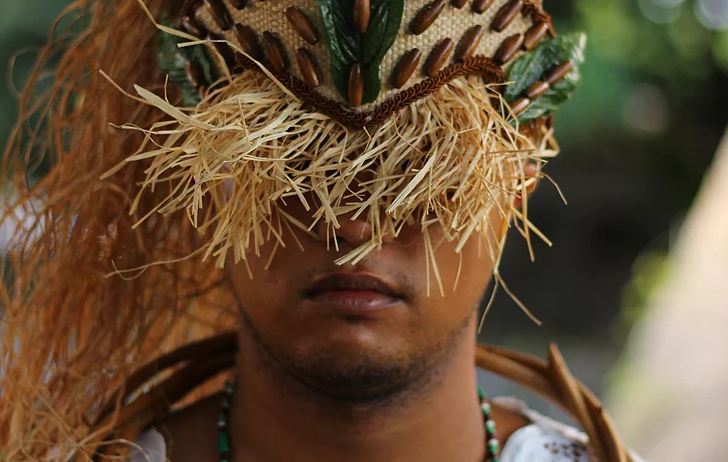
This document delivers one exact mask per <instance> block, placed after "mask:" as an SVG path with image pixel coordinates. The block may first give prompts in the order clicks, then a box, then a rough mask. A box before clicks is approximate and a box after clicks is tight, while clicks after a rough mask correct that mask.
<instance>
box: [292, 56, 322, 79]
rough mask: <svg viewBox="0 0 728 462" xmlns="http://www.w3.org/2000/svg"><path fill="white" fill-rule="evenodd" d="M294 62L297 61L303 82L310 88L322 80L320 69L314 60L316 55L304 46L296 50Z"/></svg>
mask: <svg viewBox="0 0 728 462" xmlns="http://www.w3.org/2000/svg"><path fill="white" fill-rule="evenodd" d="M296 62H297V63H298V69H299V70H300V71H301V76H302V77H303V80H304V82H306V83H307V84H308V85H309V86H310V87H312V88H316V87H318V86H319V85H321V81H322V80H323V78H322V75H321V69H320V68H319V65H318V62H317V61H316V57H315V56H314V55H313V54H312V53H311V52H310V51H308V50H307V49H305V48H299V49H298V50H297V51H296Z"/></svg>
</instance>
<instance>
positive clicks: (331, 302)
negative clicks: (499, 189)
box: [227, 200, 504, 400]
mask: <svg viewBox="0 0 728 462" xmlns="http://www.w3.org/2000/svg"><path fill="white" fill-rule="evenodd" d="M284 209H285V211H286V212H287V213H289V214H291V215H293V216H294V217H296V218H297V219H298V220H300V221H301V222H303V223H311V222H312V219H311V215H310V212H306V211H304V209H303V207H302V206H301V205H300V203H299V201H298V200H293V201H292V200H288V204H287V205H285V206H284ZM349 218H350V217H348V216H347V217H341V218H340V220H339V221H340V224H341V228H340V229H339V230H337V238H338V244H339V251H336V250H335V249H334V246H333V243H330V249H327V242H326V239H327V236H326V232H325V225H323V226H321V227H320V228H319V229H318V232H317V233H315V234H316V236H311V235H307V234H306V233H304V232H302V231H299V230H296V231H289V232H288V233H289V234H287V235H284V236H283V238H284V241H285V242H286V247H285V248H282V247H279V248H278V249H277V250H276V253H275V256H274V258H273V259H272V260H270V259H269V256H270V252H271V250H272V248H273V245H274V244H273V242H270V243H269V244H268V245H266V247H264V248H262V251H261V255H260V256H259V257H256V256H255V255H253V254H252V253H251V254H250V255H249V256H248V261H249V266H250V269H251V271H252V274H253V278H252V279H251V278H250V276H249V275H248V271H247V269H246V268H245V264H244V263H242V262H241V263H240V264H237V265H234V264H232V263H228V270H227V274H228V277H229V280H230V283H231V285H232V287H233V290H234V292H235V295H236V297H237V299H238V300H239V302H240V305H241V310H242V314H243V317H244V319H245V321H246V325H247V329H245V330H244V332H248V333H249V334H251V335H252V338H253V340H254V341H255V342H256V343H257V344H258V345H259V346H261V347H263V350H262V351H265V353H266V356H267V357H268V359H270V360H272V361H273V362H275V363H276V366H277V367H279V368H280V369H281V370H284V371H286V372H287V373H290V374H292V375H294V376H295V377H296V378H297V379H298V380H300V381H301V382H303V383H304V384H306V385H308V386H309V387H311V388H314V389H316V390H317V391H320V392H321V393H324V394H326V395H330V396H333V397H338V398H341V399H349V400H367V399H375V398H378V397H381V396H386V395H387V394H392V393H393V392H396V391H398V390H400V389H403V388H405V387H406V386H407V384H409V383H412V382H413V381H416V380H417V379H419V378H422V377H423V376H425V375H426V373H427V371H429V370H431V369H432V368H433V367H436V366H437V364H438V362H442V361H441V360H442V359H444V358H446V357H447V356H448V353H449V352H450V351H451V350H453V346H454V345H455V344H456V343H457V341H458V340H459V339H461V338H462V336H463V335H468V336H472V335H473V334H474V333H473V329H472V325H473V323H472V322H471V321H472V320H473V314H474V312H475V309H476V307H477V305H478V302H479V300H480V298H481V295H482V294H483V292H484V290H485V288H486V286H487V284H488V281H489V278H490V275H491V273H492V269H493V261H492V259H491V258H490V256H489V252H488V250H487V244H486V243H485V241H484V240H483V237H482V236H480V235H478V236H476V235H474V236H473V237H472V238H471V239H470V240H469V242H468V244H467V245H466V246H465V247H464V248H463V250H462V252H461V253H460V254H459V255H458V254H456V253H455V251H454V249H455V245H456V243H455V242H447V241H444V243H443V244H441V245H440V246H439V248H438V249H437V250H436V251H435V255H436V261H437V265H438V271H439V274H440V277H441V280H442V287H443V290H444V295H442V294H441V293H440V290H439V288H438V284H437V282H436V281H437V280H436V277H435V274H434V270H433V267H432V264H430V265H429V273H430V275H429V285H430V296H429V297H428V295H427V286H428V274H427V273H428V263H427V255H426V247H425V240H424V239H423V234H422V231H421V228H420V226H419V224H413V225H411V226H405V227H404V228H403V229H402V232H401V233H400V235H399V236H398V237H397V238H396V239H391V238H386V237H385V243H384V244H383V246H382V248H381V250H374V251H372V252H371V253H369V254H368V255H367V256H366V257H365V258H364V259H363V260H361V261H360V262H359V263H358V264H356V265H351V264H347V265H344V266H339V265H336V264H335V263H334V261H335V260H336V259H337V258H339V257H341V256H343V255H344V254H346V253H347V252H348V251H350V250H352V249H353V248H355V247H357V246H358V245H360V244H362V243H365V242H367V241H368V240H369V233H370V228H369V226H368V224H367V223H366V222H365V221H360V220H356V221H352V220H350V219H349ZM491 220H492V221H491V223H490V228H491V229H493V230H501V229H502V227H503V224H504V219H503V218H501V217H500V216H499V214H498V213H497V212H493V213H492V214H491ZM430 229H431V230H430V236H431V242H433V243H437V242H440V240H441V239H440V238H441V232H440V230H439V229H438V228H437V227H435V226H433V227H431V228H430ZM314 231H317V230H316V229H314ZM291 232H295V233H296V239H298V241H300V243H301V244H302V245H303V247H304V249H305V250H303V251H302V250H301V249H300V248H299V246H298V244H297V243H296V240H295V239H294V238H293V237H292V236H291V235H290V233H291ZM498 234H500V232H498ZM497 239H498V237H495V236H490V240H491V246H492V247H494V248H495V247H496V246H495V245H493V242H495V241H496V240H497ZM479 241H480V242H479ZM269 260H270V265H269V267H268V269H266V268H265V266H266V264H268V261H269ZM231 261H232V258H231V259H230V260H229V262H231ZM456 279H457V286H456V287H455V283H456ZM468 326H469V327H471V328H466V327H468Z"/></svg>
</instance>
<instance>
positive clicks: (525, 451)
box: [128, 398, 643, 462]
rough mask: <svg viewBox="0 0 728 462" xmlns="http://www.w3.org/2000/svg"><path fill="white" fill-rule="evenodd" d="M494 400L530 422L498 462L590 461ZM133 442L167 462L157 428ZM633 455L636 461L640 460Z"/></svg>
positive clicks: (540, 422) (547, 427) (140, 460)
mask: <svg viewBox="0 0 728 462" xmlns="http://www.w3.org/2000/svg"><path fill="white" fill-rule="evenodd" d="M494 402H496V403H497V404H498V405H500V406H502V407H505V408H507V409H510V410H512V411H514V412H517V413H520V414H522V415H523V416H525V417H526V418H528V419H529V420H530V421H531V424H530V425H526V426H525V427H523V428H521V429H519V430H517V431H516V432H515V433H513V435H511V437H510V438H508V441H507V442H506V444H505V445H504V446H503V449H502V450H501V454H500V458H499V460H500V462H592V460H593V459H591V458H590V456H589V454H588V451H587V448H586V443H587V437H586V435H585V434H584V433H582V432H580V431H578V430H577V429H575V428H573V427H569V426H567V425H564V424H561V423H559V422H556V421H555V420H552V419H549V418H548V417H545V416H543V415H541V414H539V413H537V412H535V411H533V410H531V409H529V408H528V407H526V405H525V404H524V403H522V402H521V401H519V400H516V399H514V398H496V399H494ZM135 443H136V445H137V446H138V448H136V449H134V450H133V452H132V455H131V458H130V459H129V461H128V462H166V456H165V454H166V445H165V442H164V437H162V434H161V433H159V432H158V431H157V430H156V429H154V428H152V429H149V430H147V431H146V432H144V433H143V434H142V435H141V436H140V437H139V438H137V440H136V441H135ZM633 457H634V460H635V462H643V461H642V459H640V458H639V457H637V456H633Z"/></svg>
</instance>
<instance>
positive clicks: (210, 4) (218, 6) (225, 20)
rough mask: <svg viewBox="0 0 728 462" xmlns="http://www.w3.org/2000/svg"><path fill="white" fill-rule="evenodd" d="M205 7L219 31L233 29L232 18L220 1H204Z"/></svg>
mask: <svg viewBox="0 0 728 462" xmlns="http://www.w3.org/2000/svg"><path fill="white" fill-rule="evenodd" d="M205 5H206V6H207V9H208V10H210V16H212V19H214V20H215V23H216V24H217V25H218V27H219V28H220V29H222V30H229V29H230V28H231V27H233V18H232V17H231V16H230V12H229V11H228V9H227V7H226V6H225V4H224V3H223V2H222V0H205Z"/></svg>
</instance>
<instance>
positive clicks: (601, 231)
mask: <svg viewBox="0 0 728 462" xmlns="http://www.w3.org/2000/svg"><path fill="white" fill-rule="evenodd" d="M125 1H131V0H125ZM66 3H67V1H66V0H2V2H0V66H2V67H1V69H2V71H3V72H2V74H1V75H2V77H3V79H4V84H3V85H2V87H1V88H0V105H1V107H2V111H0V139H2V140H4V139H5V138H6V137H7V134H8V132H9V130H10V127H11V124H12V122H13V120H14V118H15V97H16V90H15V88H16V86H19V83H18V82H22V77H23V75H24V73H27V71H28V69H29V66H30V62H31V60H32V50H33V48H34V47H38V46H39V45H41V44H42V43H43V42H44V40H45V39H46V33H47V30H48V28H49V25H50V24H51V22H52V20H53V18H54V17H55V16H56V15H57V14H58V13H59V12H60V11H61V10H62V8H63V7H64V5H65V4H66ZM544 3H545V6H546V8H547V9H548V10H549V11H550V12H551V14H552V15H553V16H554V20H555V23H556V27H557V30H558V31H561V32H565V31H577V30H583V31H586V32H587V33H588V35H589V47H588V53H587V64H586V65H585V68H584V83H583V85H582V87H581V88H580V90H578V91H577V93H576V94H575V96H574V98H573V99H572V101H570V102H569V103H568V104H566V105H565V107H564V108H563V109H562V110H561V112H560V113H559V114H558V116H557V118H556V124H557V133H559V140H560V142H561V145H562V154H561V156H560V157H559V158H558V159H557V160H555V161H554V162H552V163H551V164H550V165H549V167H548V170H547V171H548V173H549V174H550V175H551V176H552V177H554V178H555V179H556V180H557V181H558V183H559V185H560V186H561V188H562V190H563V192H564V194H565V196H566V198H567V200H568V206H565V205H564V204H563V203H562V202H561V199H560V197H559V195H558V193H557V192H556V190H555V189H554V188H553V187H552V186H551V185H550V184H548V183H547V182H543V183H542V185H541V186H540V188H539V190H537V192H536V194H535V195H534V196H533V199H532V201H531V205H530V210H531V213H532V220H533V221H534V223H535V224H536V225H537V226H538V227H539V228H540V229H541V230H542V231H543V232H544V233H545V234H546V235H547V236H548V237H549V238H550V239H551V240H552V241H553V242H554V246H553V247H552V248H548V247H546V246H545V245H543V244H541V243H536V256H537V259H536V262H535V263H531V262H530V261H529V257H528V253H527V249H526V246H525V245H524V244H523V242H522V241H521V240H520V239H519V238H518V237H517V236H516V235H515V234H514V235H513V236H512V239H511V241H510V242H509V245H508V248H507V253H506V256H505V258H504V262H503V264H502V268H501V271H502V274H503V276H504V278H505V280H506V282H507V283H508V284H509V286H510V288H511V289H512V290H513V292H514V293H515V294H516V295H517V296H518V297H519V298H520V299H521V300H523V302H524V303H525V304H526V305H527V306H528V307H529V308H530V309H531V310H532V311H533V312H534V313H535V314H536V316H537V317H538V318H540V319H541V320H542V321H543V326H542V327H537V326H536V325H534V324H533V323H531V322H530V321H529V320H528V318H527V317H526V316H524V315H523V314H522V313H521V312H520V311H519V309H518V308H517V306H516V305H515V304H514V303H513V302H512V301H511V300H510V299H509V298H508V297H507V296H506V295H505V294H504V293H500V294H499V295H498V297H497V298H496V302H495V305H494V306H493V308H492V309H491V311H490V313H489V315H488V318H487V320H486V323H485V328H484V330H483V332H482V333H481V337H482V338H481V340H482V341H485V342H490V343H495V344H499V345H504V346H508V347H512V348H516V349H519V350H524V351H527V352H531V353H534V354H537V355H539V356H543V355H544V353H545V349H546V345H547V343H548V342H549V341H556V342H557V343H558V344H559V345H560V347H561V348H562V350H563V351H564V354H565V356H566V359H567V361H568V363H569V364H570V366H571V367H572V369H573V372H574V373H575V374H576V375H577V376H578V377H580V378H581V379H583V380H584V381H585V382H586V383H587V384H588V385H589V386H591V387H593V388H594V389H595V390H596V391H597V392H598V393H599V394H600V395H601V396H604V397H606V398H607V400H608V405H609V407H610V408H611V409H612V410H613V413H614V415H615V418H616V420H617V421H618V424H619V425H620V426H621V429H622V432H623V433H624V435H625V438H626V440H627V441H628V442H629V443H630V445H632V446H633V447H635V448H636V449H637V450H638V451H640V452H642V453H643V455H645V456H646V457H648V458H649V459H651V460H654V461H671V460H675V461H678V460H680V461H684V460H691V461H718V460H728V446H727V444H728V443H726V442H725V441H724V440H725V438H721V437H720V436H718V435H717V434H716V435H715V436H711V435H713V434H712V433H711V431H712V432H714V431H716V429H720V428H722V424H721V422H722V417H723V416H724V415H728V412H727V411H728V398H726V397H725V396H723V395H724V393H723V391H728V378H726V376H728V365H726V364H725V360H723V359H719V358H722V357H723V356H726V355H725V354H720V353H719V352H720V351H724V352H725V351H728V350H726V349H728V344H727V343H728V330H727V329H726V328H728V296H726V290H728V289H727V288H726V287H725V286H724V285H728V274H727V272H726V268H728V226H726V219H725V215H727V214H726V209H725V206H724V204H723V203H722V202H723V201H722V199H728V186H724V185H728V168H727V167H728V166H724V167H722V168H721V167H720V165H726V163H728V152H725V153H724V154H723V155H722V157H723V158H725V160H724V161H723V164H721V163H720V156H719V155H716V152H718V146H719V143H720V140H721V138H722V136H723V133H724V131H725V129H726V123H727V122H728V0H570V1H562V0H559V1H556V0H544ZM11 59H13V61H12V62H14V64H15V65H14V70H13V72H12V73H11V72H9V69H10V65H9V63H11ZM723 151H728V146H726V147H725V149H723ZM706 178H707V180H706ZM724 333H725V334H726V335H723V334H724ZM724 337H725V338H724ZM721 361H722V363H721ZM484 383H485V385H486V388H487V392H488V393H489V394H491V395H499V394H517V395H518V396H525V397H526V399H527V400H528V401H529V403H530V404H531V405H533V406H535V407H536V408H538V409H540V410H542V411H544V412H548V413H552V412H553V409H550V407H549V406H548V405H546V404H544V403H543V402H540V401H538V400H536V399H535V398H534V397H533V396H531V395H529V394H527V393H524V392H523V391H522V390H515V389H512V388H511V386H510V385H509V384H506V383H505V382H502V381H499V380H497V379H495V378H493V377H487V378H484ZM708 413H710V414H711V415H707V414H708ZM681 425H682V426H681ZM680 451H683V452H680ZM686 451H687V452H686Z"/></svg>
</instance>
